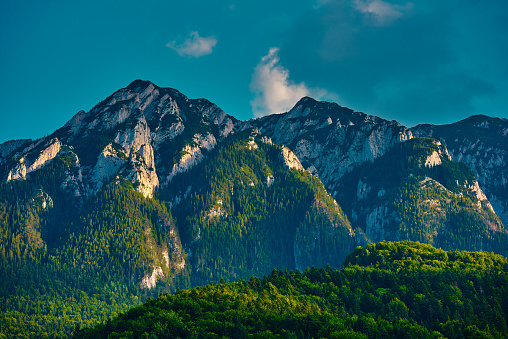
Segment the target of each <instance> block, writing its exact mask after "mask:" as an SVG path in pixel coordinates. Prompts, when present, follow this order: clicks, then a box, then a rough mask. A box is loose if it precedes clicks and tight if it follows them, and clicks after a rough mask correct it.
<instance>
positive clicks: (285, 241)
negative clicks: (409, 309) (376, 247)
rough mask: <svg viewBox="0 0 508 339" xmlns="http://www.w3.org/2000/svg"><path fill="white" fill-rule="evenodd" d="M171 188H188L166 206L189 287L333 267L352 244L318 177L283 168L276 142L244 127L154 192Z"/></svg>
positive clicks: (163, 196)
mask: <svg viewBox="0 0 508 339" xmlns="http://www.w3.org/2000/svg"><path fill="white" fill-rule="evenodd" d="M175 192H187V194H188V198H187V199H186V200H185V201H184V202H182V203H181V204H180V205H177V206H175V207H173V209H172V210H173V213H174V215H175V217H176V219H177V220H178V222H177V224H178V227H179V230H180V234H181V236H182V241H183V243H184V245H186V247H187V248H188V250H189V259H190V264H191V265H192V270H193V271H192V284H193V285H203V284H206V283H209V282H211V281H215V282H217V281H219V280H220V279H221V278H223V279H225V280H226V281H236V280H239V279H248V278H249V277H250V276H252V275H263V274H265V273H266V272H270V270H271V269H272V268H273V267H279V268H289V269H294V268H296V267H306V266H308V265H312V264H316V265H326V264H327V263H329V264H331V265H332V266H334V267H339V266H340V264H341V263H342V261H343V260H344V258H345V256H346V255H347V253H349V251H350V250H351V249H352V248H353V247H352V243H353V241H352V231H351V227H350V225H349V222H348V220H347V218H346V216H345V214H344V213H343V212H342V210H341V209H340V207H339V206H338V205H337V204H336V203H335V202H334V200H333V199H332V198H331V197H330V196H329V195H328V193H327V192H326V191H325V189H324V187H323V185H322V183H321V182H320V181H319V180H318V179H317V178H315V177H313V176H312V175H310V174H309V173H307V172H302V171H296V170H289V169H288V168H287V167H285V163H284V161H283V159H282V151H281V147H280V146H276V145H271V144H266V143H264V142H263V141H262V140H261V138H260V137H259V136H256V135H255V133H253V132H252V131H250V130H249V131H245V132H243V133H241V134H239V135H236V136H233V137H231V138H230V139H229V140H227V141H226V142H225V145H224V146H222V147H220V148H219V149H217V150H215V151H213V152H211V153H210V154H208V160H205V162H204V163H203V164H201V165H200V167H199V168H198V169H194V170H191V171H189V172H188V173H185V174H181V175H180V177H179V179H178V181H177V182H174V183H173V182H172V183H171V184H170V185H169V188H168V189H167V191H161V192H159V194H160V198H161V199H164V200H171V197H172V195H174V194H175Z"/></svg>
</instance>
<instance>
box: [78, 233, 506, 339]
mask: <svg viewBox="0 0 508 339" xmlns="http://www.w3.org/2000/svg"><path fill="white" fill-rule="evenodd" d="M344 266H345V267H344V268H343V269H341V270H334V269H331V268H330V267H327V268H319V269H318V268H314V267H313V268H311V269H309V268H307V269H306V270H305V272H304V273H303V274H302V273H300V271H291V272H288V271H277V270H273V272H272V273H271V274H270V275H268V276H265V277H264V278H263V279H258V278H256V277H252V278H250V279H249V280H248V282H246V281H239V282H236V283H231V284H226V283H224V282H222V281H221V282H220V283H218V284H216V285H213V284H212V285H207V286H203V287H196V288H193V289H189V290H181V291H179V292H177V293H176V294H175V295H162V296H160V297H159V298H157V299H154V300H149V301H148V302H146V303H145V304H143V305H141V306H138V307H135V308H133V309H131V310H129V311H128V312H126V313H124V314H121V315H119V316H118V317H116V318H113V319H111V320H108V321H107V322H104V323H102V324H100V325H97V326H96V327H95V328H91V329H80V330H78V331H76V333H75V336H74V337H75V338H155V337H157V338H384V337H397V338H402V337H409V338H445V337H446V338H503V337H506V336H507V335H508V328H507V326H506V321H507V317H508V274H507V272H508V261H507V260H506V259H505V258H504V257H502V256H499V255H495V254H492V253H475V252H447V251H443V250H438V249H436V248H433V247H432V246H430V245H423V244H420V243H414V242H409V241H405V242H400V243H379V244H373V245H368V246H366V247H365V248H357V249H356V250H355V251H354V252H353V253H351V254H350V255H349V256H348V259H347V260H346V264H345V265H344Z"/></svg>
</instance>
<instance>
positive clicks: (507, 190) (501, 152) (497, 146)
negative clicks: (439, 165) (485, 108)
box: [411, 115, 508, 225]
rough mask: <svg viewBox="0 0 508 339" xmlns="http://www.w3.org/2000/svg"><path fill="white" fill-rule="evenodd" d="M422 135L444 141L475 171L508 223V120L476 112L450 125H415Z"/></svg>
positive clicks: (453, 154) (414, 129) (493, 203)
mask: <svg viewBox="0 0 508 339" xmlns="http://www.w3.org/2000/svg"><path fill="white" fill-rule="evenodd" d="M411 130H412V132H413V133H414V134H415V135H418V136H428V137H433V138H436V139H439V140H441V142H442V143H443V144H444V145H446V147H447V148H448V151H449V152H450V155H451V156H452V159H453V160H455V161H461V162H464V163H466V164H468V165H469V166H471V168H472V169H473V170H474V171H475V173H476V174H477V176H478V182H479V183H480V186H481V188H482V189H483V191H484V192H485V194H486V195H487V198H488V199H489V201H490V202H491V204H492V206H493V207H494V210H495V211H496V213H497V214H498V215H499V217H500V218H501V220H502V221H503V223H504V224H505V225H506V224H507V223H508V166H507V163H508V120H506V119H500V118H491V117H487V116H485V115H475V116H472V117H469V118H467V119H464V120H462V121H459V122H456V123H453V124H449V125H429V124H423V125H418V126H416V127H413V128H412V129H411Z"/></svg>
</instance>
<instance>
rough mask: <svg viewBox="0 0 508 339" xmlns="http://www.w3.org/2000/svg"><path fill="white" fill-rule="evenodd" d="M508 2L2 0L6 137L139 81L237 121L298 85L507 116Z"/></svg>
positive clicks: (439, 116)
mask: <svg viewBox="0 0 508 339" xmlns="http://www.w3.org/2000/svg"><path fill="white" fill-rule="evenodd" d="M507 16H508V1H506V0H462V1H455V0H448V1H442V0H414V1H405V0H403V1H398V0H347V1H346V0H301V1H276V0H275V1H274V0H271V1H265V0H256V1H253V0H242V1H234V0H231V1H218V0H207V1H196V0H186V1H156V0H145V1H133V0H122V1H116V0H100V1H94V0H89V1H79V2H77V1H68V0H66V1H59V0H46V1H38V0H37V1H33V0H28V1H19V0H0V80H1V81H0V103H1V108H0V118H1V120H0V142H4V141H6V140H10V139H20V138H32V139H34V138H39V137H42V136H44V135H47V134H50V133H52V132H53V131H55V130H56V129H58V128H59V127H61V126H62V125H63V124H64V123H65V122H66V121H68V120H69V119H70V118H71V117H72V116H73V115H74V114H75V113H77V112H78V111H79V110H85V111H88V110H90V109H91V108H92V107H93V106H94V105H95V104H97V103H98V102H100V101H101V100H103V99H104V98H106V97H107V96H109V95H110V94H112V93H113V92H114V91H116V90H118V89H120V88H123V87H126V86H127V85H128V84H129V83H130V82H131V81H133V80H135V79H143V80H150V81H152V82H154V83H155V84H156V85H158V86H161V87H172V88H176V89H178V90H179V91H181V92H182V93H183V94H185V95H187V96H188V97H189V98H207V99H208V100H210V101H212V102H214V103H216V104H217V105H218V106H220V107H221V108H222V109H223V110H224V111H225V112H226V113H228V114H231V115H233V116H234V117H236V118H238V119H242V120H246V119H250V118H252V117H255V116H261V115H265V114H268V113H278V112H283V111H287V110H289V109H290V108H291V107H292V106H293V105H294V104H295V103H296V101H297V100H298V99H300V97H302V96H304V95H308V96H312V97H314V98H316V99H321V100H330V101H335V102H337V103H339V104H340V105H342V106H347V107H350V108H352V109H354V110H357V111H363V112H365V113H368V114H373V115H378V116H380V117H383V118H385V119H389V120H392V119H394V120H397V121H399V122H400V123H402V124H403V125H406V126H408V127H411V126H414V125H416V124H418V123H424V122H426V123H433V124H445V123H451V122H455V121H457V120H460V119H463V118H466V117H468V116H470V115H473V114H480V113H481V114H486V115H490V116H497V117H504V118H508V109H507V107H508V61H507V60H508V20H507Z"/></svg>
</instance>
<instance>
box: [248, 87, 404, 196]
mask: <svg viewBox="0 0 508 339" xmlns="http://www.w3.org/2000/svg"><path fill="white" fill-rule="evenodd" d="M248 123H250V124H251V125H252V126H254V127H257V128H258V129H259V130H260V132H261V133H262V134H265V135H267V136H268V137H269V138H271V139H272V140H273V142H275V143H277V144H284V145H286V146H287V147H289V149H291V150H292V151H293V152H294V154H295V155H296V157H297V158H298V159H299V160H300V162H301V164H302V166H303V167H304V168H305V169H306V170H308V171H310V172H311V173H312V174H314V175H316V176H318V177H319V178H320V179H321V180H322V181H323V183H324V184H325V185H326V186H327V189H329V190H330V192H332V195H333V194H334V193H333V192H334V190H335V185H336V182H337V180H338V179H339V178H341V177H342V176H343V175H344V174H345V173H347V172H348V171H350V170H352V169H353V168H354V167H355V166H358V165H360V164H362V163H364V162H367V161H369V162H371V161H373V160H374V159H376V158H378V157H379V156H382V155H383V154H384V153H385V152H386V151H387V150H388V149H390V148H391V147H392V146H393V145H394V144H396V143H399V142H403V141H406V140H408V139H411V138H412V137H413V134H412V133H411V131H410V130H409V129H407V128H406V127H404V126H401V125H400V124H399V123H397V122H395V121H387V120H384V119H381V118H378V117H375V116H369V115H366V114H363V113H359V112H354V111H353V110H351V109H348V108H345V107H341V106H339V105H338V104H335V103H330V102H325V101H316V100H314V99H312V98H308V97H305V98H302V99H301V100H300V101H299V102H298V103H297V104H296V105H295V107H293V108H292V109H291V110H290V111H289V112H287V113H283V114H274V115H271V116H267V117H263V118H260V119H256V120H251V121H249V122H248Z"/></svg>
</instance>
